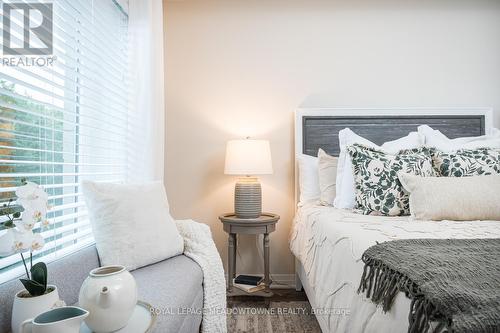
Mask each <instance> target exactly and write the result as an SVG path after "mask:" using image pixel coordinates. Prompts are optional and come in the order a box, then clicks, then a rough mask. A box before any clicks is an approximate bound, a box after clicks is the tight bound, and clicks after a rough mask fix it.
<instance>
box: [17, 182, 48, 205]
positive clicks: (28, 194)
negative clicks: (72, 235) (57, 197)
mask: <svg viewBox="0 0 500 333" xmlns="http://www.w3.org/2000/svg"><path fill="white" fill-rule="evenodd" d="M16 196H17V203H18V204H20V205H21V206H23V207H24V209H29V208H30V207H33V208H38V209H41V207H42V206H43V207H44V210H45V211H46V210H47V201H48V199H49V197H48V195H47V193H46V192H45V191H44V189H43V188H41V187H40V186H38V185H37V184H35V183H33V182H28V183H26V184H25V185H23V186H20V187H18V188H17V190H16Z"/></svg>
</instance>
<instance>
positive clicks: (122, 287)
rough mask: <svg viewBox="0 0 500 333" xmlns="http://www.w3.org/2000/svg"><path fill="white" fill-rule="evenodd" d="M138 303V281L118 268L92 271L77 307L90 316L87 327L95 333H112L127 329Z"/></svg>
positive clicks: (101, 268) (87, 319) (86, 320)
mask: <svg viewBox="0 0 500 333" xmlns="http://www.w3.org/2000/svg"><path fill="white" fill-rule="evenodd" d="M136 303H137V285H136V283H135V279H134V277H133V276H132V274H130V273H129V272H128V271H127V270H126V269H125V267H123V266H119V265H114V266H104V267H99V268H96V269H94V270H92V271H91V272H90V274H89V276H88V277H87V278H86V279H85V281H84V282H83V285H82V287H81V289H80V295H79V297H78V305H79V306H81V307H82V308H83V309H85V310H87V311H89V312H90V315H89V316H88V317H87V318H86V319H85V324H87V326H88V327H89V328H90V329H91V330H92V331H93V332H96V333H103V332H113V331H116V330H119V329H120V328H123V327H124V326H126V325H127V323H128V320H129V319H130V317H131V316H132V313H133V311H134V308H135V305H136Z"/></svg>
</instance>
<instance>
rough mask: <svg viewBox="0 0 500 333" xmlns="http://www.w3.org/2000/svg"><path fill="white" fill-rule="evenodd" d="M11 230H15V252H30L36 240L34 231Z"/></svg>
mask: <svg viewBox="0 0 500 333" xmlns="http://www.w3.org/2000/svg"><path fill="white" fill-rule="evenodd" d="M11 230H13V233H14V243H13V246H12V248H13V250H14V252H25V251H28V250H30V249H31V245H32V243H33V238H34V235H33V231H31V230H18V229H11Z"/></svg>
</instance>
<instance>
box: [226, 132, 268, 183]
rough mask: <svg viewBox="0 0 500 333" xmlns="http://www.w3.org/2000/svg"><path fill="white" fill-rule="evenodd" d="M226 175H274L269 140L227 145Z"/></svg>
mask: <svg viewBox="0 0 500 333" xmlns="http://www.w3.org/2000/svg"><path fill="white" fill-rule="evenodd" d="M224 173H225V174H226V175H264V174H271V173H273V163H272V160H271V147H270V146H269V141H267V140H250V139H244V140H230V141H228V142H227V145H226V163H225V167H224Z"/></svg>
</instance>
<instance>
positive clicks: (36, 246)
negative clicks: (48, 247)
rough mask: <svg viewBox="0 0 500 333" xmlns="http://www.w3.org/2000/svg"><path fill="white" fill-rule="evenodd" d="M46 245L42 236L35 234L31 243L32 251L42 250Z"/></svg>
mask: <svg viewBox="0 0 500 333" xmlns="http://www.w3.org/2000/svg"><path fill="white" fill-rule="evenodd" d="M44 245H45V240H44V239H43V237H42V235H40V234H35V235H34V236H33V240H32V241H31V250H32V251H36V250H40V249H41V248H42V247H43V246H44Z"/></svg>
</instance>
